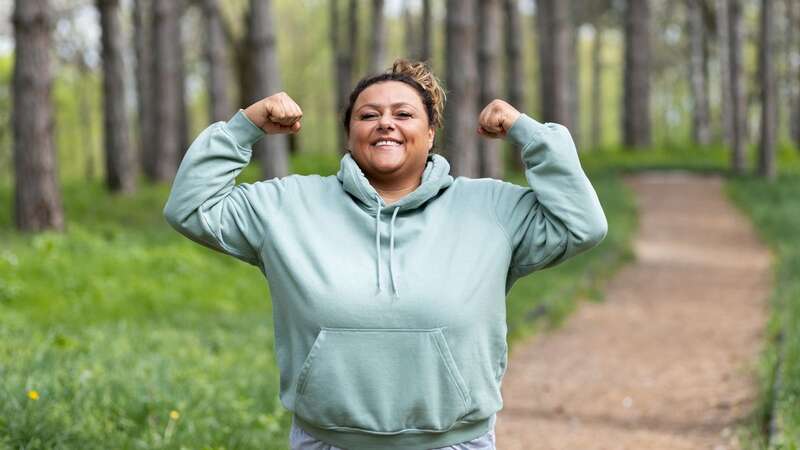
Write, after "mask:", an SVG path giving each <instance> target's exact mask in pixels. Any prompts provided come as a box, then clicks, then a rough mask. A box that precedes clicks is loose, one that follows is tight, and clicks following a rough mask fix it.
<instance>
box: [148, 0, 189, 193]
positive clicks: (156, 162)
mask: <svg viewBox="0 0 800 450" xmlns="http://www.w3.org/2000/svg"><path fill="white" fill-rule="evenodd" d="M178 6H179V5H178V4H177V3H175V2H171V1H170V2H167V1H155V2H153V25H154V27H153V28H154V29H153V31H154V33H153V34H154V36H153V38H154V39H153V40H154V48H155V60H154V64H153V69H154V75H153V84H154V86H153V91H154V93H155V95H154V99H155V105H154V107H155V120H154V128H155V133H154V142H153V146H154V148H153V150H154V151H153V154H152V158H153V178H154V179H155V180H156V181H169V180H172V178H173V177H174V176H175V172H176V170H177V163H178V155H179V154H180V152H181V148H180V147H181V141H182V139H181V129H180V126H181V117H180V107H181V105H180V101H181V96H180V89H181V82H180V79H179V78H180V75H179V74H180V68H179V67H178V66H179V65H180V64H182V60H181V58H180V56H181V55H179V54H178V48H177V46H176V45H175V43H174V42H173V41H174V40H175V39H177V36H179V33H180V27H179V24H178V12H179V10H178Z"/></svg>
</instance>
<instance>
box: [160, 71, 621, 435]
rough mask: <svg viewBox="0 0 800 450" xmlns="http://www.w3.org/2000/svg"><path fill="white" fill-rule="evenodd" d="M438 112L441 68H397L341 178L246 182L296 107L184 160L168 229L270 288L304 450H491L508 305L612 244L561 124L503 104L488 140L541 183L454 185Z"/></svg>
mask: <svg viewBox="0 0 800 450" xmlns="http://www.w3.org/2000/svg"><path fill="white" fill-rule="evenodd" d="M443 106H444V92H443V91H442V89H441V87H439V84H438V82H437V80H436V78H435V77H434V76H433V74H432V73H431V72H430V71H429V69H428V68H427V67H426V66H425V65H424V64H422V63H413V62H407V61H398V62H396V63H395V64H394V65H393V67H392V68H391V69H390V70H388V71H387V72H386V73H383V74H379V75H375V76H372V77H368V78H365V79H363V80H361V81H360V82H359V83H358V85H357V86H356V88H355V89H354V90H353V93H352V95H351V96H350V103H349V106H348V108H347V110H346V111H345V114H344V118H343V126H344V128H345V130H346V131H347V135H348V139H347V145H348V150H349V152H347V153H346V154H345V155H344V156H343V157H342V160H341V165H340V169H339V171H338V173H337V174H336V175H335V176H328V177H321V176H319V175H307V176H301V175H290V176H287V177H283V178H273V179H271V180H264V181H260V182H257V183H253V184H247V183H243V184H238V185H237V184H236V183H235V178H236V176H237V175H238V174H239V172H240V171H241V170H242V169H243V168H244V167H245V166H246V165H247V164H248V163H249V162H250V158H251V156H252V150H251V148H252V144H253V143H254V142H256V141H257V140H259V139H261V138H262V137H263V136H264V134H265V133H296V132H298V131H300V129H301V125H300V123H301V119H302V116H303V113H302V111H301V109H300V107H299V106H298V105H297V104H296V103H295V102H294V101H293V100H292V99H291V98H290V97H289V96H288V95H286V94H285V93H279V94H275V95H272V96H270V97H267V98H265V99H263V100H261V101H259V102H256V103H254V104H253V105H250V106H249V107H248V108H247V109H246V110H240V111H239V112H237V113H236V115H234V116H233V118H232V119H231V120H229V121H228V122H217V123H215V124H213V125H211V126H210V127H208V128H207V129H206V130H205V131H203V133H201V134H200V136H198V137H197V139H196V140H195V142H194V143H193V144H192V146H191V147H190V148H189V150H188V151H187V152H186V156H185V157H184V160H183V161H182V162H181V166H180V168H179V170H178V174H177V176H176V178H175V182H174V185H173V187H172V191H171V192H170V197H169V199H168V201H167V204H166V206H165V208H164V214H165V216H166V218H167V220H168V221H169V223H170V224H171V225H172V226H173V227H175V229H176V230H178V231H179V232H181V233H183V234H185V235H186V236H188V237H189V238H191V239H193V240H195V241H197V242H199V243H201V244H203V245H206V246H208V247H210V248H213V249H215V250H218V251H221V252H224V253H227V254H229V255H232V256H234V257H236V258H239V259H241V260H243V261H246V262H248V263H250V264H253V265H256V266H258V267H259V268H260V269H261V270H262V272H263V273H264V275H265V276H266V278H267V280H268V282H269V286H270V292H271V299H272V303H273V315H274V323H275V347H276V353H277V359H278V366H279V368H280V372H281V387H280V400H281V402H282V404H283V405H284V406H285V407H286V409H288V410H289V411H292V413H293V416H292V419H293V420H292V422H293V430H292V434H291V446H292V450H311V449H325V450H337V449H348V450H368V449H376V448H380V449H404V450H405V449H414V450H428V449H448V450H478V449H481V450H484V449H485V450H493V449H494V448H495V442H494V434H493V429H494V423H495V420H496V413H497V411H498V410H500V408H501V407H502V404H503V402H502V398H501V393H500V384H501V381H502V379H503V375H504V374H505V369H506V361H507V353H508V352H507V348H508V347H507V345H506V330H507V326H506V309H505V297H506V294H507V293H508V291H509V290H510V289H511V286H512V285H513V284H514V282H515V281H516V280H517V279H519V278H520V277H522V276H525V275H527V274H529V273H531V272H534V271H536V270H540V269H543V268H546V267H552V266H554V265H556V264H559V263H561V262H562V261H565V260H567V259H568V258H570V257H572V256H574V255H577V254H578V253H581V252H584V251H586V250H588V249H590V248H592V247H594V246H596V245H597V244H598V243H599V242H600V241H601V240H603V238H604V237H605V235H606V232H607V230H608V225H607V223H606V218H605V214H604V213H603V210H602V207H601V206H600V203H599V201H598V199H597V195H596V194H595V191H594V188H593V187H592V185H591V183H590V182H589V180H588V178H587V177H586V175H585V174H584V172H583V170H582V168H581V165H580V161H579V160H578V154H577V151H576V149H575V144H574V143H573V141H572V138H571V136H570V134H569V131H568V130H567V129H566V128H564V127H563V126H561V125H558V124H552V123H550V124H542V123H539V122H537V121H536V120H534V119H532V118H531V117H529V116H527V115H525V114H521V113H520V112H519V111H517V110H516V109H515V108H514V107H513V106H511V105H509V104H508V103H506V102H504V101H502V100H499V99H497V100H493V101H492V102H490V103H489V104H488V105H486V107H485V108H484V109H483V111H482V112H481V113H480V115H479V117H477V118H476V132H477V133H478V134H480V135H481V136H484V137H487V138H507V139H508V140H509V141H510V142H511V143H512V144H513V145H514V146H515V148H516V150H517V151H519V152H520V153H521V156H522V159H523V161H524V162H525V166H526V171H525V175H526V178H527V180H528V182H529V183H530V186H517V185H515V184H511V183H507V182H504V181H501V180H494V179H491V178H482V179H471V178H467V177H455V178H454V177H453V176H452V175H450V164H449V163H448V161H447V159H446V158H445V157H443V156H441V155H439V154H437V153H432V152H431V147H432V146H433V141H434V138H435V136H436V130H437V128H438V127H439V126H440V125H441V121H442V111H443ZM534 186H535V190H534ZM386 216H389V217H386ZM387 222H388V224H387ZM387 248H388V252H387V251H386V249H387ZM387 253H388V258H386V256H387ZM384 258H386V259H384ZM384 280H388V281H384ZM387 284H388V288H387V286H386V285H387ZM401 293H402V294H401Z"/></svg>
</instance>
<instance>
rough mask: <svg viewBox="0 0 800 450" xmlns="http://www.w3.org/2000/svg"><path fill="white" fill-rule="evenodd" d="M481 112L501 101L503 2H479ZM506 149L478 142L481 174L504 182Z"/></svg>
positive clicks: (496, 143) (487, 141)
mask: <svg viewBox="0 0 800 450" xmlns="http://www.w3.org/2000/svg"><path fill="white" fill-rule="evenodd" d="M478 7H479V9H478V11H477V13H478V80H479V82H480V93H479V96H478V98H479V100H478V101H479V103H478V105H477V107H478V111H480V110H481V109H482V108H483V107H484V106H486V105H488V104H489V102H491V101H492V100H494V99H496V98H498V97H500V57H499V52H500V0H483V1H479V2H478ZM501 149H502V147H501V146H500V142H499V141H497V140H496V139H485V138H484V139H478V169H479V171H478V174H479V176H481V177H489V178H497V179H501V178H503V158H502V153H501Z"/></svg>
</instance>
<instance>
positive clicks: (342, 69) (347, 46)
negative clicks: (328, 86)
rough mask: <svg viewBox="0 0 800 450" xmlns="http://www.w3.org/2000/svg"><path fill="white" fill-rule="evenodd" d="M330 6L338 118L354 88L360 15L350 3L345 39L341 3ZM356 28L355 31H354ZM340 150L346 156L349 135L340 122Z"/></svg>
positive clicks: (333, 3)
mask: <svg viewBox="0 0 800 450" xmlns="http://www.w3.org/2000/svg"><path fill="white" fill-rule="evenodd" d="M329 2H330V3H329V6H330V24H329V27H330V28H329V31H330V42H331V47H332V50H333V64H334V68H333V70H334V74H335V82H336V118H337V119H338V118H340V117H342V116H343V115H344V110H345V108H347V102H348V97H349V96H350V89H351V88H352V83H353V81H352V79H353V61H354V60H353V56H354V53H355V43H356V40H357V38H358V30H357V24H358V21H357V18H358V15H357V14H356V11H354V9H355V8H357V3H355V2H351V3H350V14H349V16H348V20H349V24H348V28H349V31H350V35H349V39H347V40H345V39H344V33H343V32H342V30H341V27H340V14H339V12H340V11H339V1H338V0H329ZM354 28H355V29H354ZM336 130H337V132H338V133H337V137H338V149H339V152H340V153H342V154H344V153H346V152H347V134H346V133H345V131H344V129H342V127H341V125H340V122H339V121H338V120H337V123H336Z"/></svg>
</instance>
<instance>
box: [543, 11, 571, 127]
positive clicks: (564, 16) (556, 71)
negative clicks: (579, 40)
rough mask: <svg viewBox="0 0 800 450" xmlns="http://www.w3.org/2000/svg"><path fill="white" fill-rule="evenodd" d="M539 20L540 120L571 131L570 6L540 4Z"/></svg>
mask: <svg viewBox="0 0 800 450" xmlns="http://www.w3.org/2000/svg"><path fill="white" fill-rule="evenodd" d="M536 5H537V10H536V17H537V25H538V33H537V34H538V41H539V68H540V72H541V77H540V80H541V85H540V96H541V101H542V109H541V115H542V116H541V120H542V121H546V122H555V123H559V124H561V125H564V126H565V127H567V128H569V129H570V131H572V123H571V120H570V113H569V93H568V92H567V89H568V83H569V74H568V73H567V70H568V59H569V48H568V47H569V41H570V39H569V28H568V14H569V9H568V8H569V4H568V3H567V2H565V1H563V0H539V1H538V2H537V3H536Z"/></svg>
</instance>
